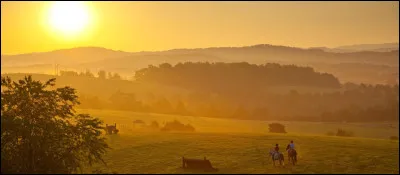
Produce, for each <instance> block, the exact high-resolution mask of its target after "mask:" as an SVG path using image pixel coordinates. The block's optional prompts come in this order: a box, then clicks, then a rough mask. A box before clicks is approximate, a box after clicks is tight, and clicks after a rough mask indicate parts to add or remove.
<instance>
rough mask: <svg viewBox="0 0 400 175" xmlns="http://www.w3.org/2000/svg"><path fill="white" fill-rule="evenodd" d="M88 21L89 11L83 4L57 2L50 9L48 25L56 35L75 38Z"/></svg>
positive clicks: (77, 2)
mask: <svg viewBox="0 0 400 175" xmlns="http://www.w3.org/2000/svg"><path fill="white" fill-rule="evenodd" d="M89 21H90V20H89V11H88V9H87V7H86V5H85V4H84V3H83V2H79V1H69V2H68V1H58V2H54V3H53V4H52V6H51V7H50V11H49V24H50V26H51V27H52V28H53V29H55V30H56V31H57V33H58V34H62V35H64V36H67V37H72V36H76V35H78V34H79V33H81V32H82V31H83V30H84V29H85V27H87V25H88V23H89Z"/></svg>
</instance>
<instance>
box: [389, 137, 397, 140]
mask: <svg viewBox="0 0 400 175" xmlns="http://www.w3.org/2000/svg"><path fill="white" fill-rule="evenodd" d="M390 140H399V137H398V136H390Z"/></svg>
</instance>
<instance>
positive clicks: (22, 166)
mask: <svg viewBox="0 0 400 175" xmlns="http://www.w3.org/2000/svg"><path fill="white" fill-rule="evenodd" d="M54 85H55V79H50V80H48V81H47V82H45V83H41V82H40V81H34V80H32V77H31V76H27V77H25V78H24V79H21V80H19V81H18V82H15V81H11V79H10V78H9V77H2V78H1V89H2V92H1V155H2V156H1V172H2V173H7V174H8V173H19V174H28V173H29V174H30V173H39V174H48V173H50V174H58V173H62V174H69V173H73V172H77V171H78V170H82V167H83V166H84V165H86V164H88V165H92V163H94V162H97V161H103V159H102V156H103V155H104V153H105V152H106V149H107V148H108V145H107V144H106V142H105V139H104V138H102V137H100V136H101V130H102V129H103V128H102V126H101V124H102V122H101V121H100V120H99V119H97V118H92V117H90V116H89V115H87V114H78V115H76V114H75V112H74V110H73V107H74V106H75V105H76V104H78V103H79V102H78V99H77V96H76V95H75V90H74V89H73V88H70V87H63V88H57V89H53V90H48V89H51V87H53V86H54ZM103 162H104V161H103Z"/></svg>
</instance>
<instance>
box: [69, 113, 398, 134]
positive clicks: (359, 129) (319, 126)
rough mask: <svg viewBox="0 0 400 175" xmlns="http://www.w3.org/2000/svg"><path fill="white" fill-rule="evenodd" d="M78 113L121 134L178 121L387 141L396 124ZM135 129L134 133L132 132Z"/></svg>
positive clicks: (218, 128)
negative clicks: (339, 132)
mask: <svg viewBox="0 0 400 175" xmlns="http://www.w3.org/2000/svg"><path fill="white" fill-rule="evenodd" d="M76 111H77V112H78V113H88V114H91V115H92V116H94V117H98V118H100V119H101V120H103V121H104V123H105V124H114V123H117V127H118V128H119V129H120V131H121V132H122V133H124V132H127V133H130V132H134V131H135V130H136V129H137V128H138V127H140V126H137V125H135V126H134V124H133V121H135V120H142V121H144V122H145V123H146V125H149V124H150V123H151V122H152V121H157V122H158V123H159V124H160V125H163V123H164V122H168V121H172V120H178V121H180V122H181V123H184V124H191V125H192V126H194V127H195V129H196V132H211V133H214V132H217V133H219V132H228V133H257V134H265V133H268V124H269V123H272V122H279V123H282V124H284V125H285V126H286V131H287V132H288V133H289V134H292V135H297V134H300V135H311V136H312V135H326V134H327V132H335V131H337V129H339V128H341V129H344V130H349V131H352V132H353V133H354V136H355V137H365V138H380V139H389V137H390V136H399V123H319V122H290V121H289V122H288V121H254V120H234V119H219V118H208V117H193V116H177V115H164V114H146V113H135V112H127V111H112V110H94V109H77V110H76ZM135 128H136V129H135Z"/></svg>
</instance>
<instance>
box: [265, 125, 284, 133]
mask: <svg viewBox="0 0 400 175" xmlns="http://www.w3.org/2000/svg"><path fill="white" fill-rule="evenodd" d="M268 126H269V128H268V129H269V132H273V133H286V130H285V125H283V124H280V123H271V124H269V125H268Z"/></svg>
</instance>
